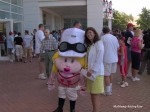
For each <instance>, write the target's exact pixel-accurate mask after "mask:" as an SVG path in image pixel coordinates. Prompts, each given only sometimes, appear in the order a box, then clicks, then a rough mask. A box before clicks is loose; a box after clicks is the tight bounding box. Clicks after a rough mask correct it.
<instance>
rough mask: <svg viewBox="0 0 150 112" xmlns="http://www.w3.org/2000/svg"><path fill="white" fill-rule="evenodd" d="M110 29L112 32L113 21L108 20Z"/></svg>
mask: <svg viewBox="0 0 150 112" xmlns="http://www.w3.org/2000/svg"><path fill="white" fill-rule="evenodd" d="M108 27H109V29H110V31H111V30H112V19H108Z"/></svg>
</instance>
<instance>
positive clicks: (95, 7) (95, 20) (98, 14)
mask: <svg viewBox="0 0 150 112" xmlns="http://www.w3.org/2000/svg"><path fill="white" fill-rule="evenodd" d="M87 26H88V27H94V28H95V29H96V30H97V32H98V33H99V34H100V33H101V31H102V27H103V7H102V0H87Z"/></svg>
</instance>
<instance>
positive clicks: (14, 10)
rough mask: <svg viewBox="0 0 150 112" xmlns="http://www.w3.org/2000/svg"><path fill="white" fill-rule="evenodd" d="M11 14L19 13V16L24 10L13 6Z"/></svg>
mask: <svg viewBox="0 0 150 112" xmlns="http://www.w3.org/2000/svg"><path fill="white" fill-rule="evenodd" d="M11 12H15V13H19V14H22V13H23V10H22V8H20V7H17V6H13V5H12V6H11Z"/></svg>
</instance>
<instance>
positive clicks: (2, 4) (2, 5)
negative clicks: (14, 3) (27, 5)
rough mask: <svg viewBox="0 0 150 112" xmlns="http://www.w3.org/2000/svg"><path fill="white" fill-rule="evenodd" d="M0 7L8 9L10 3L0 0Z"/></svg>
mask: <svg viewBox="0 0 150 112" xmlns="http://www.w3.org/2000/svg"><path fill="white" fill-rule="evenodd" d="M0 9H2V10H6V11H10V5H9V4H7V3H4V2H1V1H0Z"/></svg>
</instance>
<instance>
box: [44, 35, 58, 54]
mask: <svg viewBox="0 0 150 112" xmlns="http://www.w3.org/2000/svg"><path fill="white" fill-rule="evenodd" d="M57 49H58V42H57V41H56V39H55V38H54V37H53V36H51V35H50V36H49V38H45V39H44V40H43V41H42V45H41V53H44V52H45V51H51V50H57Z"/></svg>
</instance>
